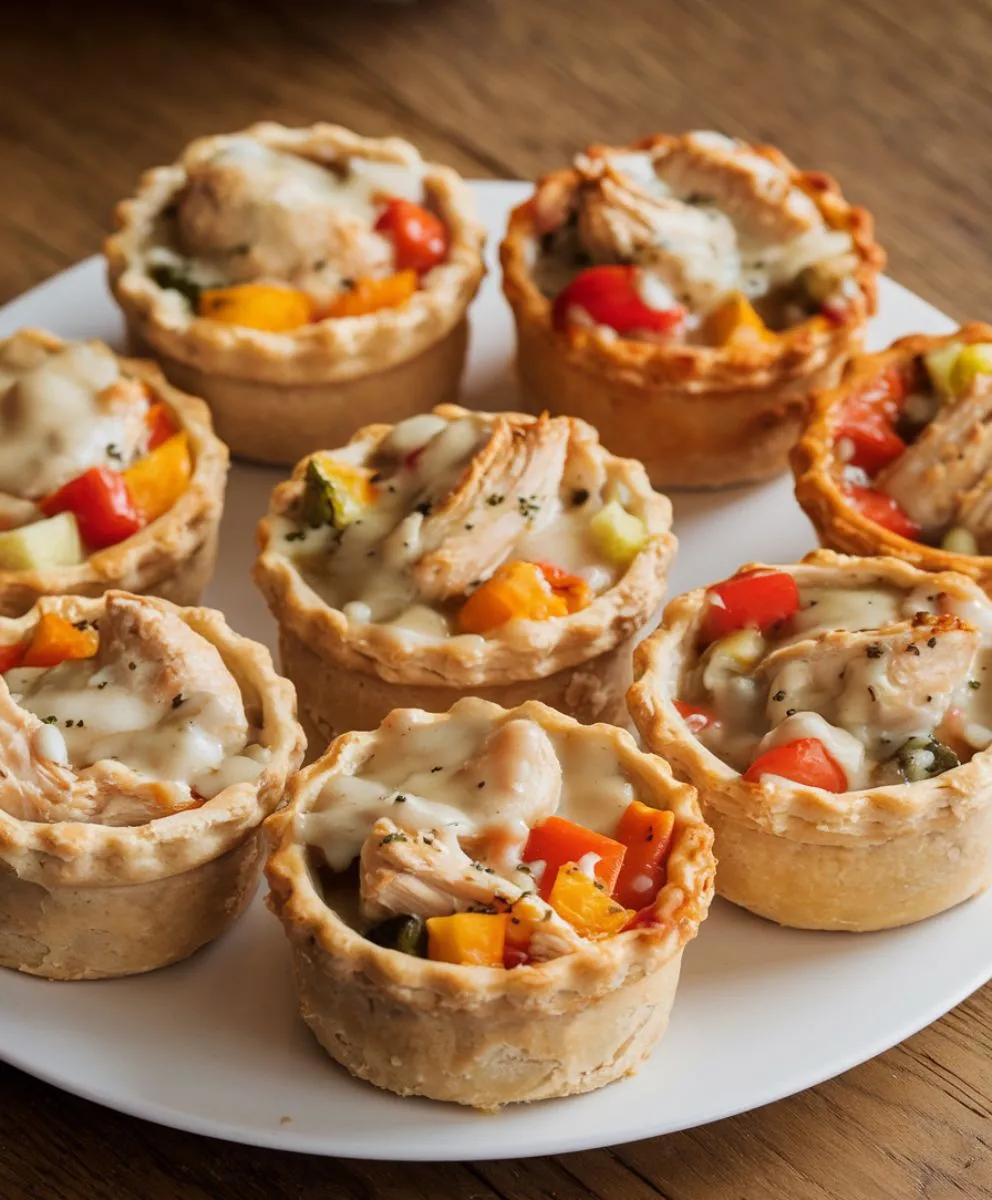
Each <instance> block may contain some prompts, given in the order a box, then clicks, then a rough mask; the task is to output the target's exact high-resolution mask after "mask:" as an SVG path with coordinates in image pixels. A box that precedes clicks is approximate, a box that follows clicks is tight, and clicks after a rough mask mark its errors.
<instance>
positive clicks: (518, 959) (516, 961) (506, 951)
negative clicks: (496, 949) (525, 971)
mask: <svg viewBox="0 0 992 1200" xmlns="http://www.w3.org/2000/svg"><path fill="white" fill-rule="evenodd" d="M529 962H530V955H529V954H528V953H527V951H526V950H522V949H521V948H520V947H519V946H513V945H511V944H510V943H509V942H506V943H505V944H504V946H503V966H504V967H506V969H507V970H508V971H512V970H513V968H514V967H523V966H526V965H527V963H529Z"/></svg>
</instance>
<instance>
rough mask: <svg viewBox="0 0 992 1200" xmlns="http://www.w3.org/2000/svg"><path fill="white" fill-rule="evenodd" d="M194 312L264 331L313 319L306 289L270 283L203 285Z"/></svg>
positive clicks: (287, 328) (273, 330) (280, 328)
mask: <svg viewBox="0 0 992 1200" xmlns="http://www.w3.org/2000/svg"><path fill="white" fill-rule="evenodd" d="M197 312H198V313H199V315H200V316H201V317H209V318H210V320H211V321H222V322H223V323H224V324H225V325H243V326H244V327H245V328H246V329H261V330H265V331H267V332H268V333H285V332H286V331H287V330H290V329H298V328H299V327H300V326H301V325H308V324H309V323H310V322H311V321H312V320H313V319H314V306H313V300H312V299H311V298H310V296H309V295H308V294H307V293H306V292H301V291H299V290H297V289H296V288H289V287H279V286H278V285H277V284H272V283H239V284H236V285H235V286H234V287H226V288H205V289H204V290H203V291H202V292H201V293H200V300H199V304H198V306H197Z"/></svg>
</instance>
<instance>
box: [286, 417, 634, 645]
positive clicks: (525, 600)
mask: <svg viewBox="0 0 992 1200" xmlns="http://www.w3.org/2000/svg"><path fill="white" fill-rule="evenodd" d="M359 456H362V457H361V458H359ZM620 465H621V464H620V460H615V459H612V458H611V457H610V456H609V455H608V454H606V452H605V451H603V449H602V447H601V446H600V445H599V442H598V441H597V439H596V435H595V431H594V430H592V428H591V427H590V426H588V425H586V424H584V423H583V422H581V421H576V420H573V419H571V418H568V417H555V418H549V417H548V416H546V415H545V416H543V417H541V418H540V419H538V420H537V421H533V422H526V423H525V422H523V421H520V420H511V419H509V418H507V417H505V416H498V417H496V418H495V419H489V420H486V419H484V418H483V417H482V416H480V415H475V414H466V415H464V416H455V417H451V418H446V417H443V416H440V415H438V414H436V413H425V414H423V415H421V416H416V417H410V418H409V419H408V420H406V421H402V422H401V423H400V424H398V425H395V426H393V428H392V430H391V431H390V432H389V433H388V434H387V435H386V437H385V438H383V440H382V441H380V442H379V443H378V445H377V447H376V448H375V450H374V451H373V452H372V453H371V455H369V454H367V450H366V448H363V447H362V446H361V445H359V446H358V448H357V449H355V448H353V447H345V448H344V449H343V450H339V451H334V452H330V453H326V454H325V453H321V454H317V455H314V456H313V457H312V458H311V459H310V460H309V461H308V463H307V468H306V476H305V481H304V483H303V486H302V489H301V490H300V491H299V492H298V493H297V495H296V498H295V499H294V500H293V502H292V503H291V505H290V507H289V509H288V510H287V512H286V515H285V516H283V517H280V518H277V519H276V522H275V524H276V538H275V545H276V548H277V549H278V551H279V552H280V553H282V554H283V555H285V556H286V557H288V558H289V559H290V560H291V561H292V562H293V564H294V566H295V567H296V568H297V569H298V570H299V571H300V572H301V574H302V575H303V577H304V578H305V580H306V582H307V583H308V584H309V585H310V586H311V587H312V588H313V589H314V590H315V591H316V592H317V593H318V595H319V596H320V597H321V598H322V599H323V600H324V602H325V603H327V604H328V605H330V606H331V607H333V608H336V609H339V610H341V611H342V612H343V613H344V614H345V616H346V617H347V618H348V620H349V622H350V623H354V624H358V625H361V624H365V623H368V622H376V623H379V624H383V625H389V626H392V627H395V628H396V629H397V630H398V631H400V632H401V633H402V634H403V635H407V636H415V637H422V638H429V639H440V638H449V637H456V636H461V635H481V636H483V637H485V636H487V635H489V634H494V633H496V632H497V631H498V630H499V629H501V628H502V627H504V626H505V625H506V624H507V623H508V622H509V621H512V620H514V619H522V620H530V621H549V620H555V619H557V618H560V617H565V616H568V615H570V614H571V613H575V612H578V611H580V610H581V609H583V608H585V607H587V606H588V605H589V604H590V603H591V602H592V601H593V600H594V599H595V598H596V597H597V596H599V595H602V594H603V593H604V592H606V591H608V590H609V589H610V588H611V587H613V585H614V584H615V583H616V582H617V580H618V578H619V577H620V576H621V575H622V574H623V572H624V571H625V570H626V568H627V567H628V566H629V565H630V563H631V561H632V560H633V559H634V558H635V557H636V555H637V554H638V552H639V551H640V550H641V549H642V548H643V547H644V546H645V544H646V543H647V541H648V530H647V526H646V524H645V521H644V519H643V501H642V500H641V499H640V498H639V497H637V496H635V495H634V494H633V493H632V491H631V489H630V488H629V487H628V485H627V484H626V483H625V482H624V479H623V477H622V475H621V473H620V469H619V468H620Z"/></svg>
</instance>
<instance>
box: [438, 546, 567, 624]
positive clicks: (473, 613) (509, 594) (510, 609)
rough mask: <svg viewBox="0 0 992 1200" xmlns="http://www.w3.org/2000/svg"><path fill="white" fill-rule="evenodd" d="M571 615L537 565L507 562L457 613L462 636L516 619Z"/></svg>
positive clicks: (527, 619)
mask: <svg viewBox="0 0 992 1200" xmlns="http://www.w3.org/2000/svg"><path fill="white" fill-rule="evenodd" d="M567 615H568V605H567V604H566V602H565V601H564V599H563V598H562V597H561V596H558V595H556V594H555V593H554V592H553V591H552V590H551V587H550V585H549V584H548V581H547V579H546V578H545V577H544V573H543V572H542V571H541V568H540V567H538V566H537V565H536V564H535V563H529V562H510V563H504V564H503V566H501V567H500V568H499V570H497V571H496V573H495V574H494V575H493V576H492V578H491V579H487V580H486V582H485V583H484V584H482V586H481V587H479V588H477V589H476V591H474V592H473V593H472V595H471V596H469V598H468V599H467V600H466V601H465V603H464V604H463V605H462V607H461V608H460V609H459V611H458V617H457V622H458V630H459V632H460V633H488V632H489V630H491V629H498V628H499V626H500V625H505V624H506V622H507V621H512V620H513V618H514V617H520V618H521V619H523V620H525V621H547V620H549V619H550V618H551V617H564V616H567Z"/></svg>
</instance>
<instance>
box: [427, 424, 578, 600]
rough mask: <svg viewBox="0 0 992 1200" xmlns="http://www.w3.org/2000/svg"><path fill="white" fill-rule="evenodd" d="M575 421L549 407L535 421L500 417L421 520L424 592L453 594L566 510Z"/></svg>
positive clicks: (488, 571) (437, 595) (439, 595)
mask: <svg viewBox="0 0 992 1200" xmlns="http://www.w3.org/2000/svg"><path fill="white" fill-rule="evenodd" d="M570 431H571V422H570V420H569V419H568V418H567V417H555V418H551V417H549V416H548V415H547V414H546V413H545V414H544V415H542V416H541V417H540V418H538V420H536V421H533V422H530V423H528V424H515V423H511V422H510V421H508V420H507V419H506V418H505V417H500V418H499V419H498V420H497V421H495V422H494V424H493V429H492V435H491V437H490V438H489V441H488V442H487V443H486V444H485V446H484V447H483V448H482V449H481V450H480V451H479V452H478V453H477V454H476V455H475V457H474V458H473V459H472V461H471V463H470V464H469V467H468V470H467V471H466V472H465V473H464V474H463V476H462V477H461V480H460V481H459V483H458V484H457V486H456V487H455V488H454V490H453V491H452V492H451V493H450V494H449V495H448V496H447V498H446V499H445V500H444V501H443V503H441V504H440V505H439V506H438V507H436V508H434V509H433V510H432V511H431V512H430V514H429V515H428V516H426V517H425V518H424V521H423V523H422V525H421V526H420V539H421V542H420V544H421V546H422V547H423V549H424V553H423V554H422V555H421V557H420V558H419V560H418V561H417V562H416V563H415V564H414V567H413V577H414V579H415V581H416V583H417V586H418V588H419V589H420V592H421V594H422V595H423V596H426V597H427V598H428V599H432V600H446V599H448V598H449V597H452V596H462V595H464V594H465V593H466V591H467V590H468V588H469V586H470V585H471V584H472V583H473V582H475V581H476V580H479V579H485V578H486V577H487V576H489V575H490V574H492V572H493V571H494V570H495V569H496V567H498V566H499V565H500V563H502V562H503V561H504V560H505V559H506V557H507V555H508V554H509V552H510V550H511V549H512V547H513V544H514V542H516V540H517V539H518V538H519V537H520V536H521V535H522V534H523V533H524V532H525V531H526V530H528V529H534V528H537V527H540V526H543V525H545V524H547V522H548V521H550V520H552V519H553V518H554V516H555V515H556V514H557V512H558V511H559V508H560V501H559V496H558V493H559V489H560V487H561V480H562V473H563V471H564V468H565V455H566V453H567V451H568V442H569V437H570Z"/></svg>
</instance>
